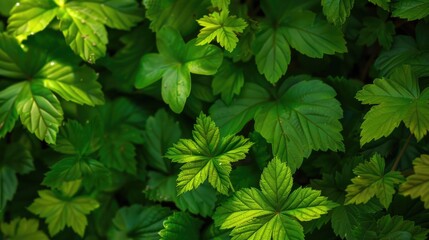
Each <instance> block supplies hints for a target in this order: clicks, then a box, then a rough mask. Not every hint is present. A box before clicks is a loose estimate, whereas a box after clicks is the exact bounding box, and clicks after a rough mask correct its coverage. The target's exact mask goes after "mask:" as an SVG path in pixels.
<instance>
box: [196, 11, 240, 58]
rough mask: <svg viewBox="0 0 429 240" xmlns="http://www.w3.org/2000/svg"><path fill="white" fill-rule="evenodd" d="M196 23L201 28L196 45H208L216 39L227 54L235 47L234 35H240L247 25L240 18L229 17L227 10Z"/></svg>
mask: <svg viewBox="0 0 429 240" xmlns="http://www.w3.org/2000/svg"><path fill="white" fill-rule="evenodd" d="M197 22H198V24H199V25H201V26H202V27H203V28H202V29H201V30H200V33H199V34H198V37H197V45H204V44H207V43H210V42H211V41H213V40H214V39H215V38H216V41H217V42H218V43H219V44H220V45H221V46H222V47H224V48H225V49H226V50H227V51H229V52H232V50H234V48H235V47H236V46H237V42H238V37H237V35H236V34H238V33H242V32H243V31H244V29H245V28H246V27H247V23H246V22H245V21H244V20H243V19H242V18H237V17H236V16H229V11H228V10H227V9H226V10H225V9H223V10H222V11H221V12H213V13H211V14H209V15H205V16H204V17H202V18H200V19H198V20H197Z"/></svg>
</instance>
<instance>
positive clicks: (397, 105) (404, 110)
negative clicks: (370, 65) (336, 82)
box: [356, 66, 429, 145]
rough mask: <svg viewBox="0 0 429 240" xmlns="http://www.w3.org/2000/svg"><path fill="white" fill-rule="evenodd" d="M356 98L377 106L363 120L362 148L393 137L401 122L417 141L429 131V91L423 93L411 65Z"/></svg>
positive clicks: (379, 80) (368, 88) (371, 85)
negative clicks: (389, 136) (374, 141)
mask: <svg viewBox="0 0 429 240" xmlns="http://www.w3.org/2000/svg"><path fill="white" fill-rule="evenodd" d="M356 99H358V100H359V101H361V102H362V103H363V104H371V105H376V106H373V107H372V108H371V109H370V110H369V112H368V113H367V114H366V115H365V117H364V119H365V120H364V122H363V123H362V126H361V129H362V132H361V140H360V143H361V145H364V144H365V143H368V142H370V141H371V140H377V139H379V138H381V137H386V136H388V135H390V134H391V133H392V131H393V130H394V129H395V128H397V127H398V126H399V124H400V123H401V122H404V123H405V126H406V127H407V128H409V129H410V131H411V133H412V134H413V135H414V136H415V137H416V138H417V140H418V141H419V140H421V139H422V138H423V137H424V136H425V135H426V133H427V131H428V129H429V117H427V116H429V104H428V103H427V102H428V100H429V91H428V89H425V90H424V91H423V92H420V88H419V84H418V81H417V79H416V77H415V76H414V75H413V73H412V71H411V67H410V66H403V67H402V68H398V69H396V70H395V72H394V74H393V75H392V76H391V77H390V78H389V79H385V78H381V79H376V80H375V81H374V83H373V84H368V85H365V86H364V87H363V89H362V90H360V91H359V92H358V93H357V94H356Z"/></svg>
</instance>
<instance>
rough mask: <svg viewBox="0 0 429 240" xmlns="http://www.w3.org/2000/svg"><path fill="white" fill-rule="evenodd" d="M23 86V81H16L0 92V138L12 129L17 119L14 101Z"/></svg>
mask: <svg viewBox="0 0 429 240" xmlns="http://www.w3.org/2000/svg"><path fill="white" fill-rule="evenodd" d="M24 86H25V83H16V84H13V85H12V86H10V87H8V88H6V89H4V90H2V91H1V92H0V138H2V137H4V136H5V135H6V134H7V133H8V132H10V131H12V129H13V127H14V126H15V122H16V120H18V112H17V110H16V102H17V100H18V99H19V96H20V95H21V92H22V91H23V90H24Z"/></svg>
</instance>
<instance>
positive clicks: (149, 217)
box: [109, 205, 171, 240]
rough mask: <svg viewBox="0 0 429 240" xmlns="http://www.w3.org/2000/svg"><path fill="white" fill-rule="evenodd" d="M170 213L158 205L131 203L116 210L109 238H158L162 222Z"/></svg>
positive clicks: (139, 239)
mask: <svg viewBox="0 0 429 240" xmlns="http://www.w3.org/2000/svg"><path fill="white" fill-rule="evenodd" d="M170 214H171V211H170V209H168V208H165V207H160V206H150V207H143V206H141V205H132V206H130V207H123V208H121V209H119V210H118V212H117V213H116V216H115V218H114V219H113V226H112V227H111V231H109V239H112V240H121V239H130V238H131V239H136V240H143V239H145V240H146V239H147V240H158V239H159V235H158V232H159V231H160V230H162V229H163V225H162V224H163V222H164V221H165V220H166V219H167V217H168V216H169V215H170Z"/></svg>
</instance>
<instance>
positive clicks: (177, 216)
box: [158, 212, 202, 240]
mask: <svg viewBox="0 0 429 240" xmlns="http://www.w3.org/2000/svg"><path fill="white" fill-rule="evenodd" d="M162 225H163V226H164V229H162V230H161V231H159V233H158V234H159V236H161V239H163V240H164V239H165V240H169V239H171V240H175V239H180V238H183V237H184V236H186V238H188V239H198V238H199V235H200V227H201V225H202V222H201V221H200V220H198V219H196V218H194V217H192V216H191V215H189V214H188V213H186V212H175V213H173V215H171V216H169V217H168V218H167V219H166V220H165V221H164V222H163V223H162Z"/></svg>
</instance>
